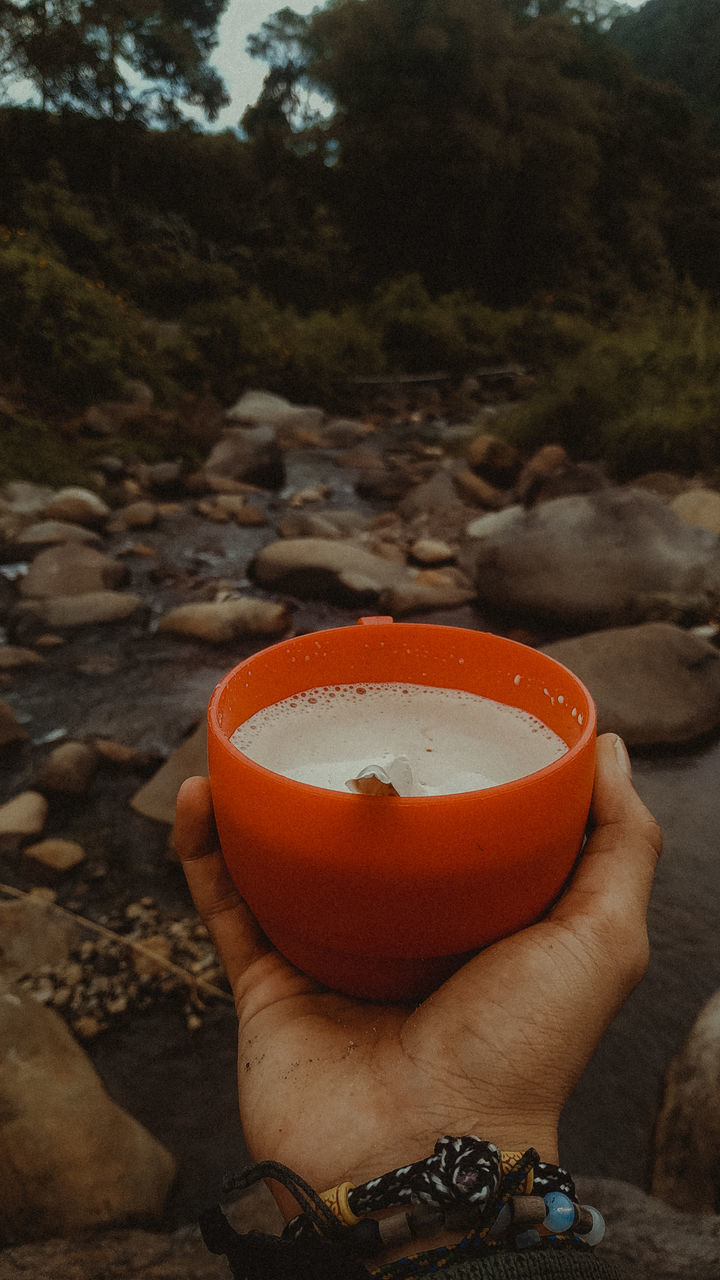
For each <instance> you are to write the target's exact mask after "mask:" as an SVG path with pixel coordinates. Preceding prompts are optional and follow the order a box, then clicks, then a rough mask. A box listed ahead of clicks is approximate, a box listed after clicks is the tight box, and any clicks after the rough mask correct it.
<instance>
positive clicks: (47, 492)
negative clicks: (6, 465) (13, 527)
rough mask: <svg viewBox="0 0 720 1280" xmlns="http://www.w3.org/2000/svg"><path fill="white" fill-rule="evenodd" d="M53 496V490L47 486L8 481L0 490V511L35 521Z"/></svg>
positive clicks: (25, 481) (22, 481)
mask: <svg viewBox="0 0 720 1280" xmlns="http://www.w3.org/2000/svg"><path fill="white" fill-rule="evenodd" d="M54 496H55V490H54V489H51V488H50V487H49V485H44V484H31V483H30V481H28V480H10V481H8V483H7V484H4V485H3V486H2V488H0V510H4V511H10V512H13V513H14V514H15V515H19V516H26V517H28V518H29V519H30V520H36V519H37V518H38V517H39V516H40V514H41V512H43V511H44V510H45V507H46V506H47V504H48V502H50V500H51V499H52V498H53V497H54Z"/></svg>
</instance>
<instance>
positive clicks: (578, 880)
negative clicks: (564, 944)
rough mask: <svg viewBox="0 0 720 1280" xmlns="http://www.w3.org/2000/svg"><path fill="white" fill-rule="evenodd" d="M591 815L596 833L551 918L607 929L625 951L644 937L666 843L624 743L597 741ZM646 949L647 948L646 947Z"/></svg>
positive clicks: (606, 739) (615, 739)
mask: <svg viewBox="0 0 720 1280" xmlns="http://www.w3.org/2000/svg"><path fill="white" fill-rule="evenodd" d="M592 816H593V819H594V822H595V829H594V831H593V833H592V835H591V837H590V839H589V841H588V843H587V846H586V848H585V852H584V853H583V856H582V858H581V860H580V863H579V865H578V868H577V870H576V872H575V875H574V876H573V879H572V881H571V884H570V886H569V888H568V890H567V892H566V893H565V895H564V896H563V898H562V899H561V901H560V902H559V903H558V905H557V907H556V908H555V909H554V911H553V912H552V913H551V917H550V918H551V919H556V920H562V921H563V922H564V923H566V924H567V923H569V922H571V921H572V920H573V919H574V920H575V924H576V925H577V926H578V931H580V928H579V926H584V927H585V928H586V929H587V926H588V925H595V926H596V927H600V928H601V929H603V928H604V930H605V932H606V934H607V938H608V942H609V943H610V944H612V940H613V937H614V938H615V940H616V944H617V947H618V948H619V949H620V948H622V946H623V945H624V944H625V942H626V941H627V940H628V939H629V940H630V941H632V939H633V937H635V936H636V937H637V938H638V954H640V952H641V951H642V949H643V947H642V941H643V939H644V937H645V932H644V930H645V917H646V914H647V908H648V903H649V900H650V892H651V889H652V884H653V878H654V875H655V868H656V866H657V861H658V857H659V855H660V849H661V844H662V838H661V834H660V829H659V827H658V825H657V823H656V822H655V820H654V818H653V817H652V815H651V814H650V812H649V811H648V809H647V808H646V807H645V805H644V804H643V802H642V800H641V799H640V797H639V796H638V794H637V792H636V791H635V788H634V787H633V784H632V780H631V776H630V761H629V759H628V756H627V752H626V751H625V747H624V744H623V743H622V740H621V739H620V738H618V737H617V736H616V735H615V734H611V733H608V734H604V735H603V736H602V737H601V738H599V739H598V742H597V763H596V774H595V788H594V791H593V804H592ZM645 948H646V943H645Z"/></svg>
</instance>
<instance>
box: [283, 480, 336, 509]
mask: <svg viewBox="0 0 720 1280" xmlns="http://www.w3.org/2000/svg"><path fill="white" fill-rule="evenodd" d="M331 493H332V489H331V486H330V485H329V484H315V485H309V486H306V487H305V488H304V489H296V490H295V491H294V492H293V493H291V494H287V495H284V496H286V497H287V501H288V505H289V506H291V507H304V506H306V505H307V504H308V502H322V501H323V500H324V499H325V498H327V497H328V496H329V495H330V494H331Z"/></svg>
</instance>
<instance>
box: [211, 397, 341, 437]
mask: <svg viewBox="0 0 720 1280" xmlns="http://www.w3.org/2000/svg"><path fill="white" fill-rule="evenodd" d="M225 417H226V419H227V421H228V422H231V423H233V424H238V425H240V424H242V425H243V426H246V427H259V426H269V427H274V428H276V429H282V428H288V427H292V428H293V429H296V430H297V429H298V428H300V427H302V428H303V429H304V430H313V431H315V430H317V428H318V427H320V426H321V425H322V423H323V421H324V418H325V414H324V412H323V410H322V409H317V408H315V407H314V406H310V405H298V404H292V403H291V401H290V400H286V399H285V398H284V396H276V395H273V394H272V392H270V391H246V392H245V393H244V394H243V395H242V396H241V397H240V399H239V400H237V401H236V402H235V404H234V405H233V406H232V408H230V409H228V411H227V413H226V414H225Z"/></svg>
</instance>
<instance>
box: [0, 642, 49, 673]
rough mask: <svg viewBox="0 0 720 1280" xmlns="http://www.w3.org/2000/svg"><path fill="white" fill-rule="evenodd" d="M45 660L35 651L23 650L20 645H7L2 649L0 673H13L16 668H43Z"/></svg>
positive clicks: (0, 651)
mask: <svg viewBox="0 0 720 1280" xmlns="http://www.w3.org/2000/svg"><path fill="white" fill-rule="evenodd" d="M44 661H45V659H44V658H43V656H42V654H40V653H36V652H35V650H34V649H22V648H20V646H19V645H14V644H5V645H2V646H1V647H0V671H12V670H14V669H15V668H16V667H38V666H42V664H43V662H44Z"/></svg>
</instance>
